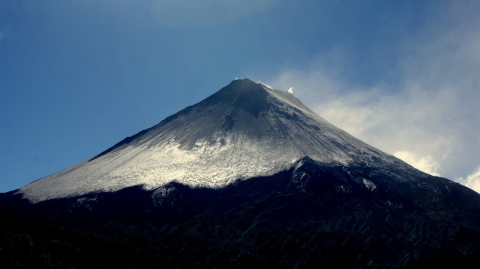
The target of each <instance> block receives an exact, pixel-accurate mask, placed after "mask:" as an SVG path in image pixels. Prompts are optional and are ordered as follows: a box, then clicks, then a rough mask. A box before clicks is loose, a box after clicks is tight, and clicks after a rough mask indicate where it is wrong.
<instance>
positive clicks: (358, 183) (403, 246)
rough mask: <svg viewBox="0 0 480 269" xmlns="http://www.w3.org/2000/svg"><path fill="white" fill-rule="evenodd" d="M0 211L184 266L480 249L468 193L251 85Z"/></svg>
mask: <svg viewBox="0 0 480 269" xmlns="http://www.w3.org/2000/svg"><path fill="white" fill-rule="evenodd" d="M0 205H1V206H10V207H12V208H13V211H14V212H17V213H19V214H22V215H24V216H27V217H28V218H30V219H35V220H43V221H47V222H48V223H50V224H52V225H55V226H60V227H67V228H69V229H72V230H76V231H81V232H82V233H89V234H95V235H101V236H102V237H104V238H109V240H111V241H112V242H117V243H118V242H122V244H126V245H127V246H128V247H131V248H134V249H142V250H143V251H147V252H152V253H157V252H162V251H166V250H169V251H173V252H174V253H175V255H176V256H177V257H180V258H179V259H182V261H185V262H186V263H187V264H189V265H191V264H197V265H198V264H202V263H203V264H206V263H205V262H206V261H211V260H215V261H222V262H224V261H225V260H232V259H235V258H232V257H237V258H238V257H239V256H238V255H252V257H257V258H259V259H265V260H269V261H275V262H278V263H280V264H282V265H284V266H289V267H308V266H314V267H318V266H325V267H327V268H328V267H330V268H363V267H368V268H375V267H378V268H399V267H402V266H407V265H409V264H411V263H412V262H416V261H419V260H424V259H429V258H435V257H440V256H442V255H443V256H445V255H446V256H465V255H475V254H477V253H478V252H479V247H480V224H479V223H480V195H478V194H477V193H476V192H474V191H472V190H470V189H468V188H466V187H464V186H462V185H460V184H458V183H455V182H453V181H450V180H448V179H444V178H440V177H434V176H431V175H428V174H426V173H423V172H421V171H419V170H417V169H415V168H413V167H411V166H410V165H408V164H406V163H405V162H403V161H401V160H399V159H397V158H395V157H394V156H391V155H389V154H386V153H384V152H382V151H380V150H378V149H376V148H374V147H372V146H369V145H367V144H366V143H364V142H362V141H360V140H358V139H356V138H354V137H352V136H351V135H349V134H347V133H346V132H344V131H342V130H340V129H339V128H337V127H335V126H333V125H332V124H330V123H329V122H328V121H326V120H325V119H323V118H322V117H320V116H319V115H317V114H315V113H314V112H313V111H311V110H310V109H308V108H307V107H306V106H304V105H303V104H302V102H300V100H298V99H297V98H296V97H295V96H294V95H293V94H292V93H291V92H283V91H279V90H275V89H272V88H271V87H270V86H268V85H266V84H262V83H255V82H253V81H251V80H249V79H240V80H234V81H232V82H231V83H230V84H229V85H227V86H226V87H224V88H222V89H221V90H220V91H218V92H216V93H214V94H213V95H211V96H210V97H208V98H206V99H205V100H203V101H201V102H199V103H197V104H195V105H193V106H189V107H187V108H185V109H183V110H181V111H180V112H178V113H176V114H174V115H172V116H170V117H168V118H166V119H164V120H163V121H161V122H160V123H159V124H157V125H155V126H153V127H151V128H149V129H146V130H143V131H141V132H139V133H137V134H136V135H133V136H131V137H127V138H125V139H124V140H122V141H120V142H119V143H117V144H115V145H114V146H112V147H111V148H109V149H107V150H105V151H103V152H101V153H100V154H98V155H96V156H94V157H92V158H90V159H88V160H85V161H83V162H81V163H79V164H77V165H74V166H72V167H70V168H67V169H65V170H63V171H60V172H58V173H55V174H53V175H50V176H47V177H45V178H41V179H39V180H37V181H34V182H32V183H31V184H29V185H26V186H24V187H22V188H20V189H18V190H15V191H12V192H9V193H5V194H1V195H0ZM126 226H128V227H134V228H131V229H128V231H126V230H125V229H123V228H122V229H119V227H126ZM119 230H122V231H121V232H119ZM132 238H134V239H132ZM139 240H141V241H142V242H147V243H145V244H143V245H139V244H138V241H139ZM225 253H228V255H227V254H225ZM210 265H211V264H210ZM205 266H206V265H205ZM207 267H208V266H207Z"/></svg>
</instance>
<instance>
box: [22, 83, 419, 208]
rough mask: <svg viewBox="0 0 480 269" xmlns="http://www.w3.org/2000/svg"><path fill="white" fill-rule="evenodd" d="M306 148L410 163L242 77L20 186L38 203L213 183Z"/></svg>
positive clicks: (265, 170)
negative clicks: (170, 185)
mask: <svg viewBox="0 0 480 269" xmlns="http://www.w3.org/2000/svg"><path fill="white" fill-rule="evenodd" d="M304 156H309V157H310V158H312V159H314V160H316V161H318V162H321V163H325V164H334V163H337V164H338V163H342V164H345V165H349V164H356V165H364V166H375V167H381V166H384V165H395V166H397V167H404V169H413V168H411V167H409V166H408V165H406V164H405V163H403V162H401V161H400V160H398V159H396V158H395V157H393V156H391V155H388V154H385V153H383V152H381V151H379V150H377V149H375V148H373V147H371V146H369V145H367V144H365V143H363V142H361V141H360V140H358V139H356V138H354V137H352V136H350V135H349V134H347V133H346V132H344V131H342V130H340V129H338V128H336V127H335V126H333V125H332V124H330V123H328V122H327V121H326V120H324V119H323V118H321V117H320V116H318V115H316V114H315V113H314V112H313V111H311V110H310V109H308V108H307V107H305V106H304V105H303V104H302V103H301V102H300V101H299V100H298V99H297V98H296V97H295V96H293V94H291V93H288V92H282V91H278V90H274V89H272V88H270V87H269V86H267V85H265V84H261V83H260V84H257V83H254V82H252V81H250V80H248V79H243V80H234V81H232V82H231V83H230V84H229V85H228V86H226V87H224V88H222V89H221V90H220V91H218V92H217V93H215V94H213V95H212V96H210V97H208V98H207V99H205V100H203V101H201V102H200V103H198V104H196V105H193V106H190V107H187V108H185V109H184V110H182V111H180V112H178V113H177V114H175V115H172V116H170V117H168V118H166V119H165V120H163V121H162V122H160V123H159V124H157V125H156V126H153V127H152V128H150V129H147V130H144V131H142V132H140V133H138V134H136V135H134V136H132V137H128V138H126V139H124V140H123V141H121V142H119V143H118V144H116V145H115V146H113V147H112V148H110V149H108V150H106V151H104V152H102V153H100V154H99V155H97V156H95V157H93V158H92V159H89V160H86V161H83V162H81V163H79V164H77V165H74V166H72V167H70V168H67V169H65V170H63V171H61V172H58V173H56V174H53V175H50V176H47V177H44V178H42V179H39V180H37V181H35V182H33V183H31V184H29V185H27V186H25V187H23V188H21V189H19V190H18V192H19V193H21V194H23V196H24V198H27V199H28V200H30V201H31V202H33V203H36V202H40V201H44V200H48V199H54V198H64V197H72V196H78V195H83V194H87V193H94V192H111V191H117V190H120V189H123V188H126V187H130V186H135V185H143V187H144V188H145V189H154V188H158V187H160V186H162V185H165V184H166V183H169V182H172V181H177V182H180V183H183V184H187V185H190V186H205V187H211V188H218V187H223V186H225V185H227V184H230V183H233V182H235V181H236V180H245V179H248V178H252V177H257V176H266V175H272V174H275V173H277V172H279V171H282V170H284V169H287V168H289V167H291V166H292V165H293V163H294V162H295V161H296V160H298V159H299V158H301V157H304ZM366 184H367V183H366Z"/></svg>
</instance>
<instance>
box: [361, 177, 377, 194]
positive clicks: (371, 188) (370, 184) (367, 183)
mask: <svg viewBox="0 0 480 269" xmlns="http://www.w3.org/2000/svg"><path fill="white" fill-rule="evenodd" d="M363 184H365V187H367V189H368V190H369V191H374V190H375V189H376V188H377V186H376V185H375V184H374V183H373V182H371V181H370V180H368V179H365V178H364V179H363Z"/></svg>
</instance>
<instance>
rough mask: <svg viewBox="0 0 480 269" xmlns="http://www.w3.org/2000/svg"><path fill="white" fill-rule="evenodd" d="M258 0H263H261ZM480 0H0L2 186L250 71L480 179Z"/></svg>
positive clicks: (371, 135)
mask: <svg viewBox="0 0 480 269" xmlns="http://www.w3.org/2000/svg"><path fill="white" fill-rule="evenodd" d="M259 2H260V3H259ZM478 14H480V2H479V1H467V0H466V1H442V0H434V1H374V0H372V1H354V0H352V1H349V0H345V1H330V0H329V1H320V0H315V1H313V0H312V1H308V0H299V1H288V0H265V1H254V0H229V1H226V0H204V1H202V0H196V1H195V0H176V1H173V0H143V1H133V0H104V1H98V0H83V1H69V0H62V1H60V0H43V1H32V0H23V1H19V0H2V1H0V192H6V191H10V190H13V189H16V188H19V187H22V186H24V185H26V184H28V183H30V182H32V181H34V180H36V179H39V178H41V177H44V176H47V175H50V174H52V173H55V172H58V171H60V170H63V169H65V168H67V167H69V166H71V165H74V164H76V163H78V162H81V161H83V160H85V159H87V158H90V157H92V156H94V155H96V154H98V153H100V152H101V151H103V150H105V149H107V148H108V147H110V146H112V145H114V144H115V143H117V142H118V141H120V140H122V139H123V138H125V137H126V136H131V135H133V134H135V133H137V132H138V131H140V130H143V129H146V128H148V127H151V126H153V125H154V124H156V123H158V122H160V121H161V120H162V119H164V118H165V117H167V116H169V115H171V114H173V113H176V112H177V111H179V110H181V109H182V108H184V107H186V106H188V105H192V104H194V103H197V102H199V101H201V100H202V99H204V98H206V97H208V96H209V95H210V94H212V93H214V92H216V91H218V90H219V89H220V88H221V87H223V86H225V85H227V84H228V83H229V82H230V81H231V80H233V79H235V78H236V77H238V78H244V77H248V78H250V79H252V80H254V81H262V82H264V83H266V84H269V85H271V86H273V87H274V88H277V89H280V90H285V91H286V90H288V89H289V88H290V87H293V90H294V94H295V95H296V96H297V97H298V98H300V100H302V101H303V102H304V103H305V104H306V105H307V106H309V107H310V108H312V109H313V110H314V111H316V112H317V113H318V114H320V115H321V116H322V117H324V118H325V119H327V120H329V121H330V122H332V123H333V124H335V125H337V126H338V127H340V128H342V129H344V130H346V131H347V132H349V133H351V134H352V135H354V136H356V137H357V138H360V139H362V140H363V141H365V142H367V143H369V144H371V145H373V146H375V147H377V148H379V149H381V150H383V151H385V152H387V153H390V154H393V155H395V156H397V157H399V158H402V159H403V160H405V161H407V162H409V163H410V164H412V165H414V166H415V167H417V168H419V169H421V170H424V171H426V172H429V173H431V174H436V175H441V176H443V177H446V178H449V179H452V180H456V181H458V182H461V183H463V184H466V185H467V186H470V187H471V188H474V189H476V190H477V191H480V170H479V169H480V168H478V167H479V166H480V108H479V107H480V106H479V104H478V103H479V100H480V79H479V77H480V34H479V33H480V19H479V16H478Z"/></svg>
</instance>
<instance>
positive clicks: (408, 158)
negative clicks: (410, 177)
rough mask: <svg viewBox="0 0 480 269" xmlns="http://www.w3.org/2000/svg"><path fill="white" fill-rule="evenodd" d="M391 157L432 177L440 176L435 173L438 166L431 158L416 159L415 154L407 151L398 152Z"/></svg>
mask: <svg viewBox="0 0 480 269" xmlns="http://www.w3.org/2000/svg"><path fill="white" fill-rule="evenodd" d="M393 155H394V156H395V157H397V158H399V159H401V160H403V161H405V162H406V163H408V164H410V165H411V166H413V167H415V168H417V169H418V170H420V171H423V172H425V173H427V174H430V175H432V176H437V177H439V176H440V174H439V173H437V170H438V166H439V165H438V163H437V162H435V161H434V160H433V158H432V156H425V157H417V156H416V155H415V154H413V153H411V152H408V151H398V152H396V153H395V154H393Z"/></svg>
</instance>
